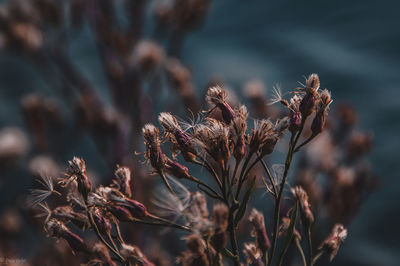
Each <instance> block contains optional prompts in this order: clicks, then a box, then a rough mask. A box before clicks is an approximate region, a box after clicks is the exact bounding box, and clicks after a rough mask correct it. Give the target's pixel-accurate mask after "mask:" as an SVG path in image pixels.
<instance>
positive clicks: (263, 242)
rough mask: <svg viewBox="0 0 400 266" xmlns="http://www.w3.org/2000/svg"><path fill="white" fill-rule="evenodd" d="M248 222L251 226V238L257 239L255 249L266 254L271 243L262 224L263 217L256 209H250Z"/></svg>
mask: <svg viewBox="0 0 400 266" xmlns="http://www.w3.org/2000/svg"><path fill="white" fill-rule="evenodd" d="M249 221H250V223H251V224H252V225H253V231H252V236H254V237H256V239H257V247H258V248H259V249H260V250H261V251H262V252H267V250H268V249H269V248H270V247H271V242H270V241H269V238H268V235H267V231H266V229H265V224H264V216H263V215H262V213H261V212H259V211H257V210H256V209H252V210H251V213H250V216H249Z"/></svg>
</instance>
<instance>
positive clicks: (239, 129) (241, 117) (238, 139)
mask: <svg viewBox="0 0 400 266" xmlns="http://www.w3.org/2000/svg"><path fill="white" fill-rule="evenodd" d="M247 117H248V113H247V108H246V106H244V105H242V106H240V108H239V110H237V112H236V117H235V118H234V119H233V123H232V125H231V132H232V141H233V146H234V148H233V156H234V157H235V159H236V161H237V162H239V161H240V160H242V159H243V158H244V157H245V156H246V143H245V139H244V137H245V133H246V130H247Z"/></svg>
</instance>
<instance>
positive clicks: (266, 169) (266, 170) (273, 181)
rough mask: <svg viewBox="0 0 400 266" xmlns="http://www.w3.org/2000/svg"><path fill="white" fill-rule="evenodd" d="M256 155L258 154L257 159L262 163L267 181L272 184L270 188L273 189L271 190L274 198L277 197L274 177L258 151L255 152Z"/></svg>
mask: <svg viewBox="0 0 400 266" xmlns="http://www.w3.org/2000/svg"><path fill="white" fill-rule="evenodd" d="M257 156H258V158H259V160H260V161H261V164H262V166H263V167H264V170H265V172H266V173H267V176H268V179H269V182H270V183H271V185H272V189H273V192H274V196H275V198H276V197H278V191H276V184H275V180H274V178H273V177H272V175H271V172H270V171H269V168H268V166H267V165H266V163H265V162H264V160H263V159H262V158H260V154H259V153H257Z"/></svg>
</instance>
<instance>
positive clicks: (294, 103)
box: [289, 95, 302, 134]
mask: <svg viewBox="0 0 400 266" xmlns="http://www.w3.org/2000/svg"><path fill="white" fill-rule="evenodd" d="M300 102H301V98H300V97H299V96H298V95H295V96H293V97H292V98H291V99H290V105H289V110H290V113H289V119H290V120H289V130H290V131H291V132H292V134H294V133H296V132H297V131H299V130H300V127H301V119H302V117H301V112H300V111H299V106H300Z"/></svg>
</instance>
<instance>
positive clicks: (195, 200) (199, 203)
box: [190, 191, 208, 218]
mask: <svg viewBox="0 0 400 266" xmlns="http://www.w3.org/2000/svg"><path fill="white" fill-rule="evenodd" d="M190 208H196V210H197V211H199V212H200V215H201V217H203V218H207V217H208V209H207V200H206V197H205V196H204V194H202V193H201V192H199V191H196V192H194V193H193V194H192V195H191V204H190Z"/></svg>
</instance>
